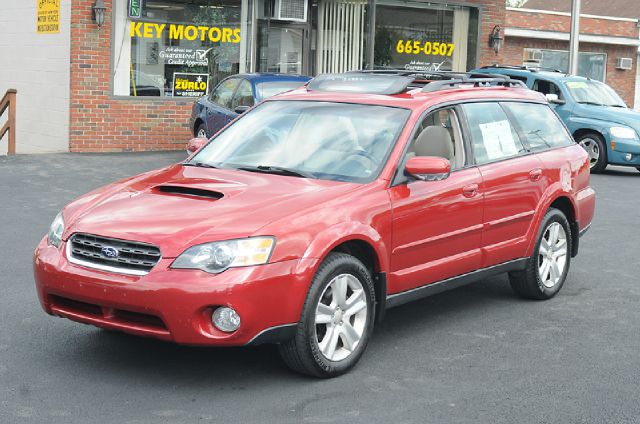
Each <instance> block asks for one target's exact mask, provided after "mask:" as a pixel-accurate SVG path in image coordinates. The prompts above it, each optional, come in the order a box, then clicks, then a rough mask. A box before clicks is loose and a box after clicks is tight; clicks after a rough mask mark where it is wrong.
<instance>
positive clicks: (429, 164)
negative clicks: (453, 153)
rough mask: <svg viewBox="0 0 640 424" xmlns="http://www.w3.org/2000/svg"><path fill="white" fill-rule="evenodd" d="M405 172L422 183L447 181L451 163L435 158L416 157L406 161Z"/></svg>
mask: <svg viewBox="0 0 640 424" xmlns="http://www.w3.org/2000/svg"><path fill="white" fill-rule="evenodd" d="M404 169H405V172H406V173H407V174H409V175H411V176H413V177H415V178H417V179H419V180H422V181H440V180H444V179H447V178H448V177H449V173H450V172H451V163H450V162H449V161H448V160H447V159H445V158H440V157H436V156H416V157H412V158H411V159H409V160H408V161H407V164H406V165H405V166H404Z"/></svg>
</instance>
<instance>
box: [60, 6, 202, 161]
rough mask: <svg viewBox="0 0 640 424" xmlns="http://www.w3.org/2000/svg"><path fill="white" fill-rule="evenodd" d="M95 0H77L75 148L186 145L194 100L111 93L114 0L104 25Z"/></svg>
mask: <svg viewBox="0 0 640 424" xmlns="http://www.w3.org/2000/svg"><path fill="white" fill-rule="evenodd" d="M94 3H95V0H89V1H87V0H72V7H71V96H70V97H71V98H70V128H69V150H70V151H72V152H115V151H143V150H176V149H178V150H180V149H183V148H184V146H185V144H186V141H187V140H188V139H189V138H190V131H189V128H188V122H187V120H188V117H189V114H190V111H191V105H192V102H191V101H185V100H182V101H175V100H149V99H142V100H139V99H112V98H111V85H110V80H111V77H110V72H111V48H112V46H111V39H112V36H111V10H112V9H111V0H105V5H106V6H107V12H106V14H105V15H106V19H105V23H104V25H103V26H102V28H101V29H99V30H98V27H97V25H96V24H95V23H94V22H93V16H92V6H93V4H94Z"/></svg>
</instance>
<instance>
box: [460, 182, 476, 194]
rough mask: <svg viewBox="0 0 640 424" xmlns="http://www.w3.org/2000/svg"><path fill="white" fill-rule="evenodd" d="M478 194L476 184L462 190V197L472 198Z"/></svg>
mask: <svg viewBox="0 0 640 424" xmlns="http://www.w3.org/2000/svg"><path fill="white" fill-rule="evenodd" d="M476 194H478V184H469V185H468V186H465V187H464V188H463V189H462V195H463V196H464V197H473V196H475V195H476Z"/></svg>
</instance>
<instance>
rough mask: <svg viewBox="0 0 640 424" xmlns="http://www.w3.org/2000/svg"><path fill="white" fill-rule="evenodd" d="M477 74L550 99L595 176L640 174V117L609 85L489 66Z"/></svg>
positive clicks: (579, 78) (547, 72)
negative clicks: (612, 171)
mask: <svg viewBox="0 0 640 424" xmlns="http://www.w3.org/2000/svg"><path fill="white" fill-rule="evenodd" d="M474 72H484V73H490V74H501V75H508V76H509V77H511V78H513V79H518V80H520V81H523V82H524V83H525V84H526V85H527V87H529V88H530V89H532V90H534V91H538V92H540V93H542V94H544V95H546V96H547V99H548V100H549V103H550V104H551V106H552V107H553V108H554V109H555V111H556V112H557V113H558V115H559V116H560V118H562V120H563V121H564V123H565V124H566V125H567V127H568V128H569V131H571V133H572V134H573V137H574V139H575V140H576V142H578V143H579V144H580V145H581V146H582V147H583V148H584V149H585V150H586V151H587V152H588V153H589V156H590V157H591V172H592V173H599V172H602V171H604V169H605V168H606V167H607V164H612V165H622V166H633V167H635V168H637V169H638V170H639V171H640V113H638V112H636V111H634V110H632V109H629V108H628V107H627V105H626V104H625V103H624V101H623V100H622V99H621V98H620V96H619V95H618V94H617V93H616V92H615V91H614V90H613V89H612V88H611V87H609V86H608V85H606V84H603V83H601V82H598V81H594V80H592V79H589V78H584V77H577V76H572V75H567V74H565V73H564V72H559V71H547V70H536V69H530V68H525V67H515V66H486V67H484V68H481V69H477V70H476V71H474Z"/></svg>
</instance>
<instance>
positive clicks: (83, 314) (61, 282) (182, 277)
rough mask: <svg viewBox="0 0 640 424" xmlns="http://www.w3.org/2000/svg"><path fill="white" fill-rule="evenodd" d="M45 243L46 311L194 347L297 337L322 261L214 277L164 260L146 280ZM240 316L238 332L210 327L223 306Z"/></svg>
mask: <svg viewBox="0 0 640 424" xmlns="http://www.w3.org/2000/svg"><path fill="white" fill-rule="evenodd" d="M64 251H65V243H63V244H62V246H60V248H56V247H53V246H49V245H48V244H47V242H46V238H45V239H43V240H42V241H41V242H40V244H39V245H38V247H37V248H36V251H35V257H34V277H35V281H36V287H37V291H38V296H39V298H40V302H41V304H42V307H43V308H44V310H45V311H46V312H47V313H49V314H51V315H57V316H62V317H65V318H69V319H71V320H74V321H78V322H82V323H86V324H91V325H95V326H98V327H102V328H107V329H112V330H119V331H123V332H126V333H131V334H135V335H140V336H148V337H155V338H158V339H162V340H167V341H173V342H176V343H180V344H188V345H209V346H241V345H246V344H248V343H250V342H255V341H256V340H270V341H277V338H276V339H269V338H268V337H265V334H267V333H269V332H270V331H271V330H273V333H277V334H290V331H282V330H284V329H292V328H293V326H295V324H296V323H297V322H298V320H299V319H300V314H301V311H302V306H303V304H304V300H305V298H306V295H307V291H308V289H309V285H310V282H311V279H312V276H313V271H314V269H315V266H316V264H317V260H315V259H300V260H290V261H285V262H278V263H273V264H267V265H262V266H255V267H246V268H235V269H229V270H227V271H225V272H223V273H221V274H217V275H212V274H208V273H206V272H203V271H199V270H177V269H171V268H169V265H170V264H171V262H173V259H164V258H163V259H161V260H160V262H159V263H158V264H157V265H156V266H155V267H154V269H153V270H152V271H151V272H150V273H149V274H147V275H145V276H142V277H137V276H129V275H122V274H113V273H108V272H103V271H99V270H95V269H91V268H85V267H81V266H78V265H74V264H71V263H69V261H68V260H67V258H66V257H65V255H64V254H63V252H64ZM223 305H224V306H231V307H233V308H234V309H235V310H236V311H237V312H238V314H239V315H240V317H241V325H240V328H239V329H238V330H236V331H235V332H233V333H224V332H222V331H219V330H217V329H216V328H215V327H214V326H213V325H212V324H211V314H212V312H213V310H215V308H216V307H218V306H223Z"/></svg>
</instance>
